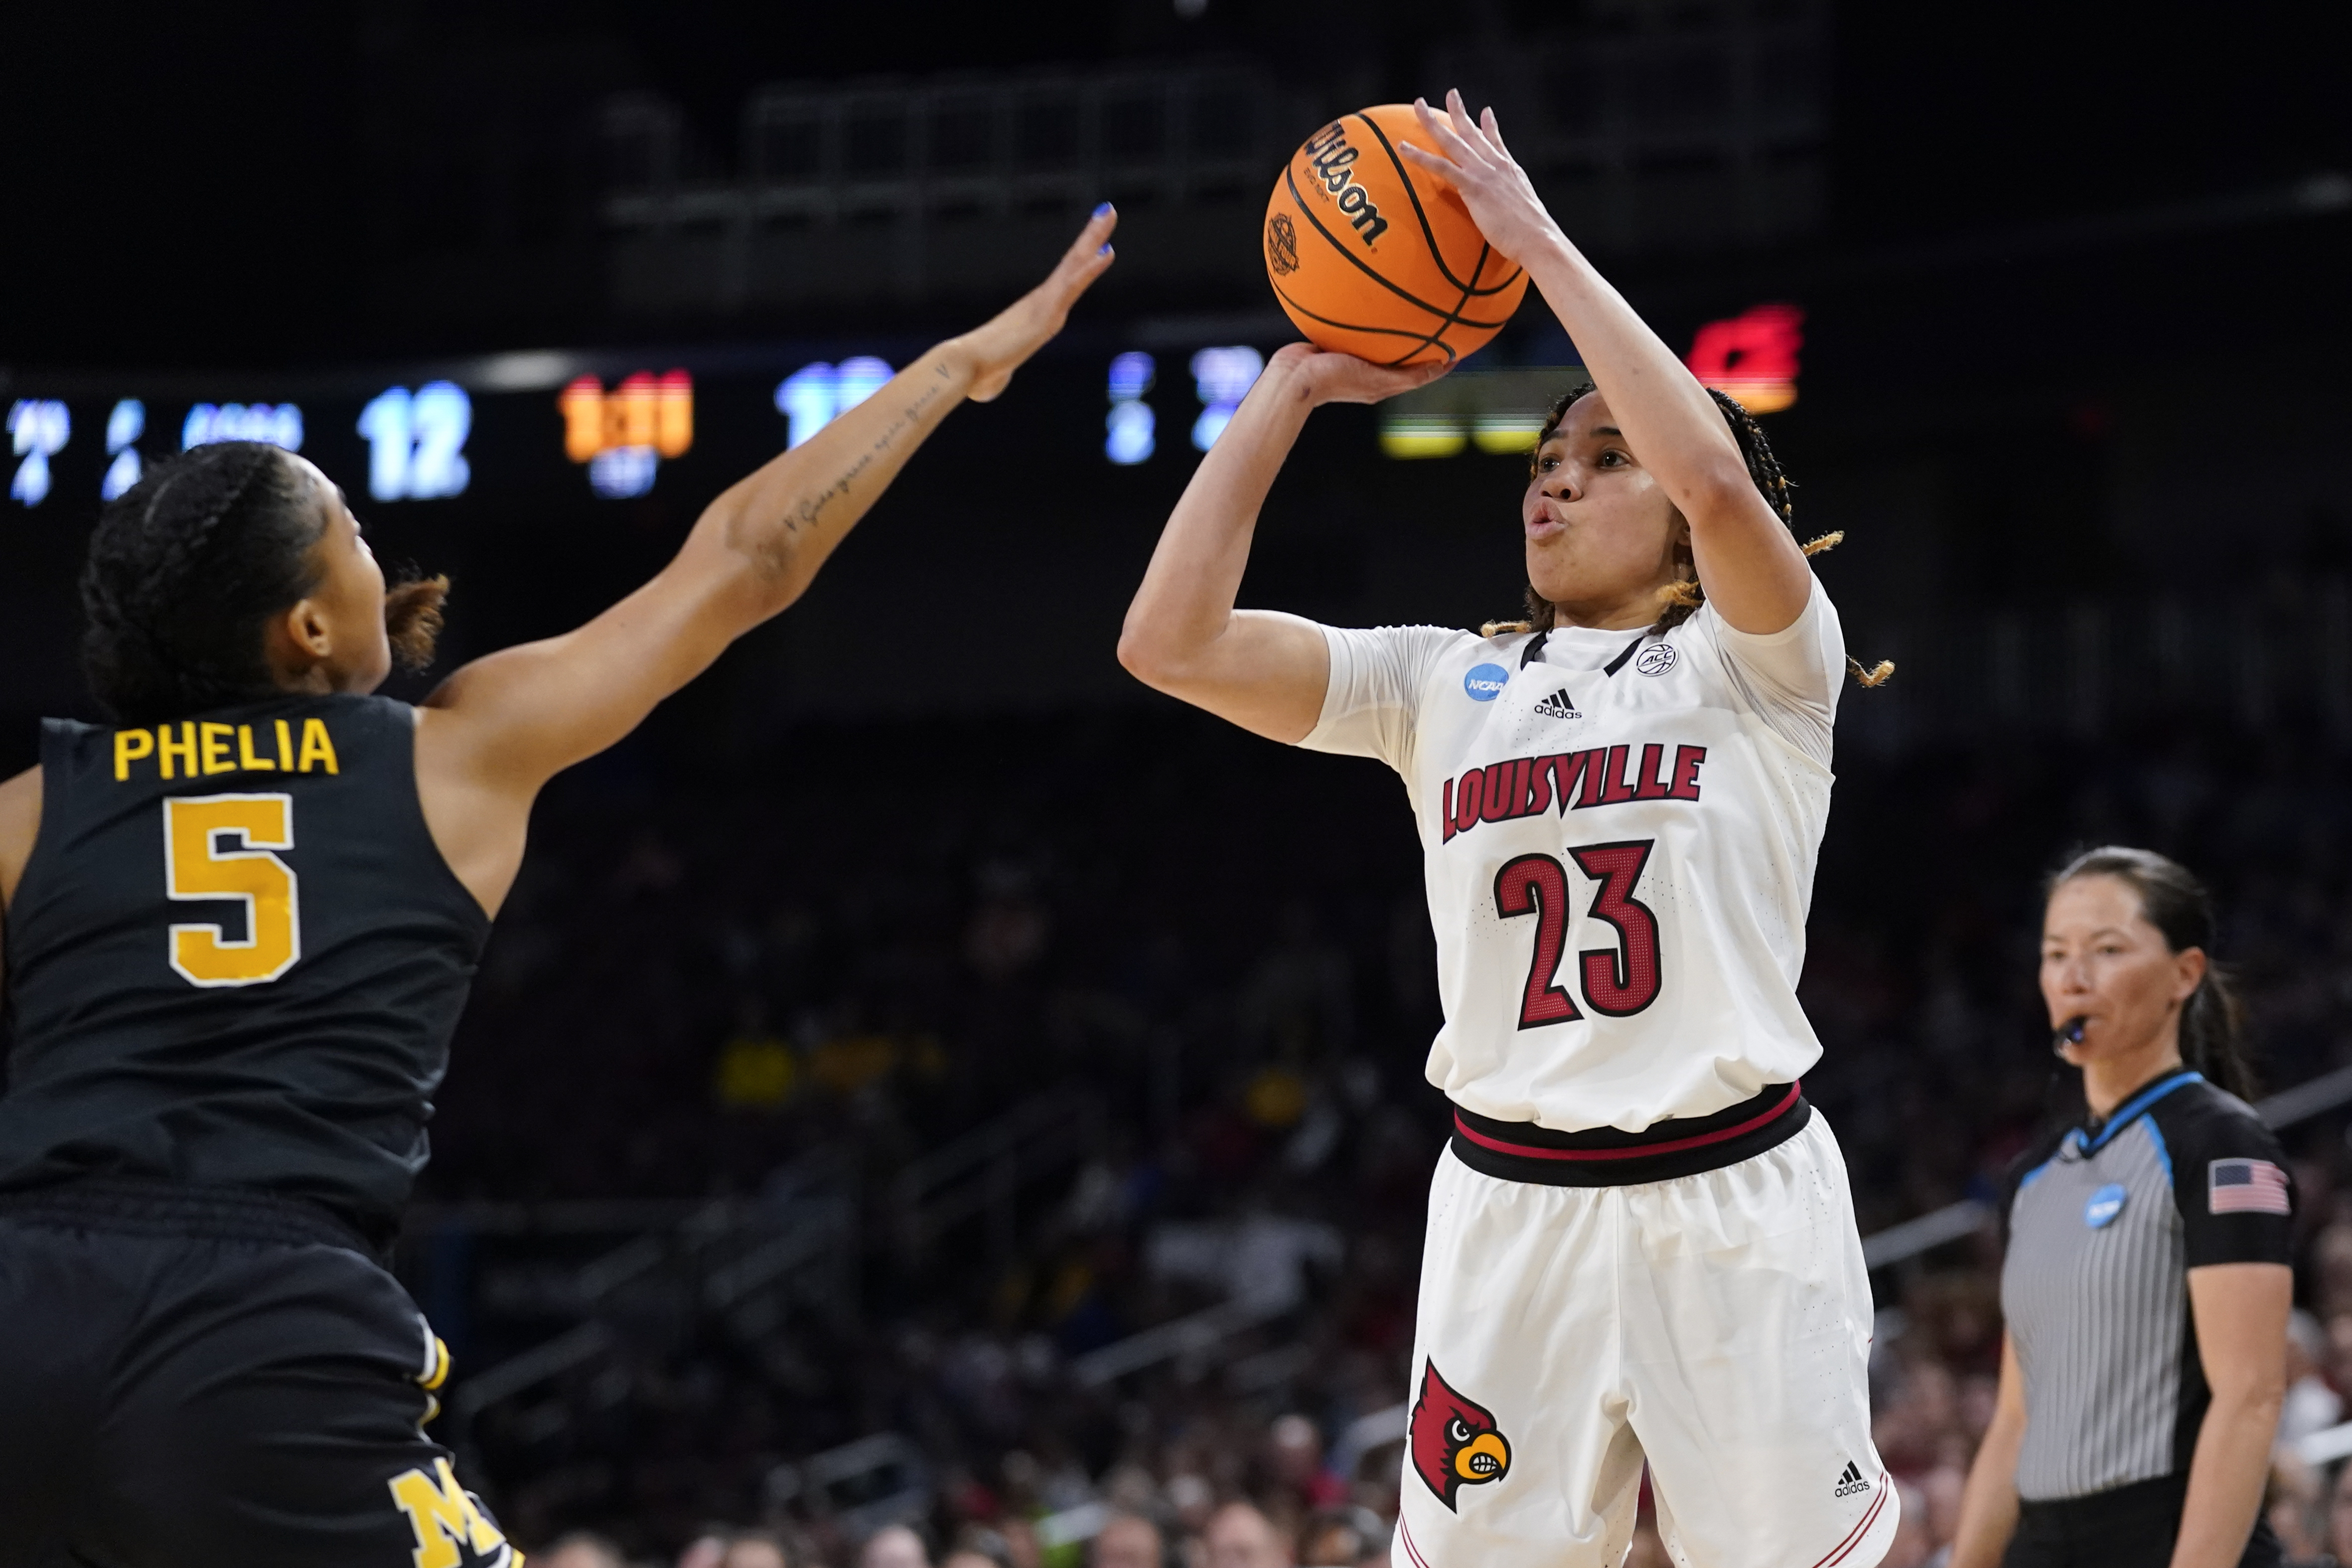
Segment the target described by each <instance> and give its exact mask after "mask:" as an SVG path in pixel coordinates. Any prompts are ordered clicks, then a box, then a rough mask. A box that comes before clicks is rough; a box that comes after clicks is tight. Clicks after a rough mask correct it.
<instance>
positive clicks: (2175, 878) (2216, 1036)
mask: <svg viewBox="0 0 2352 1568" xmlns="http://www.w3.org/2000/svg"><path fill="white" fill-rule="evenodd" d="M2079 876H2111V877H2114V878H2115V879H2116V880H2117V881H2118V882H2122V883H2127V884H2128V885H2129V886H2130V887H2131V889H2132V891H2133V892H2135V893H2137V894H2139V904H2140V911H2141V913H2142V914H2144V915H2147V920H2148V924H2149V925H2153V926H2155V927H2156V928H2157V929H2158V931H2160V932H2162V933H2163V934H2164V945H2165V946H2166V947H2168V948H2169V949H2170V950H2171V951H2173V952H2175V953H2179V952H2185V951H2186V950H2188V949H2189V948H2191V947H2195V948H2198V949H2200V950H2201V951H2202V952H2203V953H2204V955H2205V960H2206V962H2205V978H2204V979H2203V980H2201V981H2200V982H2199V983H2198V987H2197V988H2196V990H2194V991H2192V992H2190V993H2189V1001H2188V1004H2187V1005H2186V1006H2184V1007H2183V1008H2182V1009H2180V1056H2181V1060H2182V1061H2186V1062H2187V1063H2188V1064H2189V1066H2191V1067H2193V1068H2195V1069H2196V1070H2197V1071H2200V1072H2201V1073H2203V1074H2204V1075H2205V1077H2206V1078H2207V1080H2208V1081H2209V1082H2211V1083H2212V1084H2213V1085H2214V1086H2215V1087H2217V1088H2221V1089H2225V1090H2227V1091H2229V1092H2231V1093H2232V1094H2235V1095H2236V1096H2237V1097H2238V1098H2239V1099H2241V1100H2252V1099H2253V1098H2254V1097H2255V1096H2256V1095H2257V1094H2258V1093H2260V1092H2261V1085H2260V1084H2259V1083H2257V1082H2255V1079H2254V1071H2253V1066H2252V1063H2251V1062H2250V1061H2248V1053H2247V1045H2246V1009H2245V1008H2244V1006H2243V1004H2242V1003H2241V1002H2240V1001H2239V1000H2238V992H2237V988H2236V987H2235V986H2234V985H2233V984H2231V979H2230V976H2229V974H2228V973H2227V972H2226V971H2225V970H2223V969H2222V968H2221V966H2220V965H2219V964H2217V963H2215V962H2214V961H2213V936H2214V927H2215V925H2216V921H2215V919H2214V915H2213V898H2212V895H2211V894H2209V893H2207V892H2206V891H2205V884H2204V883H2201V882H2200V881H2198V880H2197V878H2196V876H2195V875H2194V874H2192V873H2190V871H2189V868H2188V867H2187V866H2184V865H2182V864H2181V863H2180V862H2179V861H2176V860H2172V859H2170V858H2169V857H2168V856H2165V855H2160V854H2158V853H2157V852H2155V851H2154V850H2136V849H2128V848H2126V847H2124V846H2123V845H2120V844H2107V845H2104V846H2102V847H2101V848H2098V849H2095V850H2086V851H2084V852H2083V853H2081V854H2079V855H2076V856H2075V857H2074V859H2073V860H2072V861H2070V862H2067V864H2066V866H2065V868H2064V869H2063V870H2062V871H2060V872H2059V873H2058V874H2057V875H2055V876H2053V877H2052V878H2051V879H2050V886H2049V891H2050V892H2051V893H2053V894H2054V893H2056V892H2057V891H2058V889H2059V888H2060V887H2061V886H2063V884H2064V883H2070V882H2072V881H2074V879H2075V878H2076V877H2079Z"/></svg>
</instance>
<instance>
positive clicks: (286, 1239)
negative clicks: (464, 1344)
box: [0, 1176, 383, 1262]
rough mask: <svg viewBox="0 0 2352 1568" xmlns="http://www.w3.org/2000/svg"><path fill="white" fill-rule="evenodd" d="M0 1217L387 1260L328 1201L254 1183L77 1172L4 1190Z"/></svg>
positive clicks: (55, 1225) (58, 1226)
mask: <svg viewBox="0 0 2352 1568" xmlns="http://www.w3.org/2000/svg"><path fill="white" fill-rule="evenodd" d="M0 1219H11V1220H15V1221H16V1222H17V1223H18V1224H21V1225H39V1226H46V1227H47V1228H52V1229H61V1230H102V1231H108V1232H111V1233H113V1234H116V1235H127V1236H152V1237H157V1238H163V1239H178V1238H183V1237H190V1236H200V1237H205V1238H207V1239H212V1240H215V1241H253V1242H260V1243H263V1244H265V1245H271V1246H280V1247H308V1246H323V1247H346V1248H349V1249H352V1251H354V1252H358V1253H360V1254H362V1256H364V1257H367V1258H370V1259H373V1260H375V1261H377V1262H382V1261H383V1248H381V1247H379V1246H377V1245H375V1244H374V1243H373V1242H372V1241H371V1240H370V1239H368V1238H367V1237H366V1236H364V1235H362V1233H361V1232H360V1230H359V1229H358V1228H356V1227H354V1226H352V1225H351V1224H349V1223H347V1222H346V1221H345V1220H344V1219H343V1218H341V1216H339V1215H337V1214H336V1213H335V1212H334V1211H333V1210H332V1209H330V1208H328V1207H325V1206H324V1205H322V1204H317V1203H312V1202H310V1200H309V1199H307V1198H299V1197H284V1196H281V1195H280V1194H278V1193H273V1192H261V1191H258V1190H256V1189H254V1188H251V1187H239V1186H199V1185H197V1184H195V1183H192V1182H176V1181H164V1180H162V1179H160V1178H158V1177H153V1176H75V1177H73V1178H71V1179H69V1180H67V1181H61V1182H53V1183H51V1184H49V1185H48V1186H36V1187H26V1188H24V1189H22V1190H21V1191H15V1192H0Z"/></svg>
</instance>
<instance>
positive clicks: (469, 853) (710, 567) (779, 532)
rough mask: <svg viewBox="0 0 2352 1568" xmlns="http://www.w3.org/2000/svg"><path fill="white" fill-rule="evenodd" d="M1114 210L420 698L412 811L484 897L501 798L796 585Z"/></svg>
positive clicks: (993, 363) (1037, 313)
mask: <svg viewBox="0 0 2352 1568" xmlns="http://www.w3.org/2000/svg"><path fill="white" fill-rule="evenodd" d="M1117 223H1118V216H1117V214H1115V213H1113V212H1112V211H1111V209H1110V208H1109V207H1108V205H1105V206H1104V207H1103V208H1101V209H1100V210H1099V211H1097V213H1096V214H1095V215H1094V217H1093V218H1092V219H1090V220H1089V221H1088V222H1087V225H1086V227H1085V228H1084V229H1082V230H1081V231H1080V232H1079V234H1078V237H1077V240H1076V243H1075V244H1073V245H1072V246H1070V248H1069V250H1068V251H1067V252H1066V253H1065V254H1064V255H1063V256H1062V259H1061V261H1060V263H1059V265H1057V266H1056V267H1055V268H1054V271H1053V273H1052V274H1051V275H1050V276H1049V277H1047V278H1046V279H1045V282H1043V283H1041V284H1039V285H1038V286H1037V287H1035V288H1034V289H1032V290H1030V291H1029V292H1028V293H1027V294H1026V295H1024V296H1023V297H1022V298H1020V299H1019V300H1017V301H1016V302H1014V304H1013V306H1011V307H1010V308H1007V309H1006V310H1004V311H1003V312H1002V313H1000V314H999V315H997V316H996V317H995V318H994V319H992V320H990V321H989V322H987V323H986V324H985V325H983V326H982V327H980V328H977V329H974V330H972V331H970V332H967V333H965V334H963V335H962V336H961V337H959V338H951V339H950V340H947V341H946V342H944V343H941V344H940V345H939V346H938V347H937V348H935V349H933V350H930V351H929V353H927V354H925V355H923V356H922V357H921V358H920V359H919V360H917V361H915V362H914V363H913V364H911V365H908V367H907V368H906V369H905V370H903V371H899V372H898V375H897V376H895V377H893V378H892V379H891V381H890V382H889V384H888V385H887V386H885V387H884V388H883V389H882V390H881V391H880V392H877V393H875V394H874V396H872V397H871V398H868V399H867V400H866V401H865V402H861V403H859V404H858V405H857V406H856V407H855V408H853V409H850V410H848V411H847V412H845V413H842V414H841V415H840V416H839V417H837V418H835V420H833V421H832V422H831V423H828V424H827V425H826V426H825V427H824V429H823V430H821V431H819V432H818V433H817V434H815V435H814V436H813V437H811V438H810V439H809V440H808V441H807V442H806V443H804V444H802V445H800V446H797V447H794V448H793V450H791V451H789V452H786V453H784V454H783V455H781V456H779V457H776V458H774V459H773V460H772V461H771V462H769V463H768V464H767V465H764V466H763V467H761V468H760V469H759V470H758V471H757V472H755V473H753V474H751V476H749V477H747V478H745V479H743V480H741V481H740V482H739V483H737V484H736V485H734V486H730V488H728V489H727V490H726V491H724V492H723V493H722V494H720V495H719V497H718V499H716V500H714V501H713V502H711V504H710V505H709V507H708V508H706V509H705V510H704V512H703V514H702V517H701V518H700V519H699V520H698V522H697V523H696V524H695V526H694V531H693V532H692V533H691V534H690V535H689V536H688V538H687V541H686V544H685V546H684V548H683V549H680V550H679V551H678V553H677V557H676V558H675V559H673V560H671V562H670V563H669V565H668V566H667V567H665V568H664V569H663V570H662V571H661V572H660V574H659V575H657V576H656V577H655V578H654V580H652V581H650V582H648V583H646V585H645V586H644V587H643V588H640V589H638V590H637V591H635V593H632V594H630V595H629V596H628V597H627V598H626V599H624V600H622V601H620V602H619V603H618V604H615V605H614V606H613V608H612V609H610V610H607V611H606V612H604V613H603V614H602V615H599V616H597V617H596V618H595V619H594V620H593V621H591V622H588V623H587V624H586V625H584V626H583V627H581V628H580V629H579V630H577V631H574V632H567V633H565V634H564V635H562V636H560V637H553V638H550V639H548V640H547V641H545V642H541V643H525V644H523V645H521V646H520V647H514V648H508V649H505V650H502V651H500V652H499V653H492V654H490V655H488V657H485V658H482V659H478V660H476V661H475V662H474V663H472V664H467V665H466V666H465V667H464V668H463V669H460V670H458V671H457V673H456V674H453V675H451V676H450V677H449V678H448V680H446V682H444V683H443V684H442V685H441V686H440V688H439V689H438V690H436V692H435V693H434V694H433V695H431V696H430V697H428V698H427V699H426V700H425V711H424V713H423V716H422V717H421V719H420V721H419V727H418V747H417V775H418V781H419V784H420V786H421V787H422V789H423V790H424V795H425V809H426V814H427V816H428V818H429V819H430V820H431V821H432V823H433V829H434V835H435V837H436V839H437V840H439V841H440V842H441V844H442V848H443V850H444V852H445V853H446V854H447V855H448V857H449V859H450V862H451V863H452V864H453V865H454V866H455V867H456V868H457V872H458V874H459V876H460V877H461V878H462V879H463V880H465V881H466V882H467V884H468V885H469V886H472V887H473V888H474V889H475V891H476V892H477V894H482V895H483V896H484V898H485V902H486V903H490V904H495V903H496V902H497V896H495V895H503V893H504V891H505V887H506V884H507V883H508V882H509V880H510V879H511V877H512V874H513V871H514V868H515V866H516V865H517V864H519V863H520V857H521V852H522V844H521V837H520V817H518V816H517V815H516V812H517V811H518V810H520V811H525V812H527V811H528V810H529V806H530V800H531V798H532V797H533V796H534V795H535V794H536V793H537V791H538V789H540V787H541V785H542V784H544V783H545V782H546V781H547V780H548V779H550V778H551V777H552V776H553V775H554V774H556V773H557V772H559V771H561V770H562V768H567V767H569V766H571V765H572V763H575V762H578V761H580V760H582V759H583V758H588V757H592V756H593V755H595V754H596V753H597V752H599V751H602V750H604V748H605V747H608V746H611V745H612V744H613V743H614V742H615V741H617V740H619V739H620V738H621V737H623V736H625V735H626V734H628V733H629V731H630V730H632V729H634V728H635V727H636V726H637V724H638V722H639V721H640V720H642V719H643V718H644V717H645V716H646V714H647V713H648V712H649V711H651V709H652V708H653V706H654V705H655V704H656V703H658V702H660V701H661V700H662V699H663V698H664V697H666V696H667V695H670V694H671V693H672V692H674V691H676V690H677V689H678V687H680V686H682V685H685V684H686V683H687V682H688V681H689V680H692V679H693V678H694V677H695V676H696V675H698V674H700V673H701V672H702V671H703V670H705V669H707V668H709V665H710V664H711V662H712V661H713V660H715V659H717V658H718V656H719V653H721V652H722V651H723V650H724V649H725V648H726V646H727V645H728V643H730V642H732V641H733V640H734V639H735V638H737V637H739V636H740V635H742V634H743V633H744V632H748V631H750V630H751V628H752V627H754V626H756V625H758V624H760V622H763V621H765V620H767V619H768V618H769V617H770V616H772V615H774V614H776V613H777V612H779V611H782V609H784V608H785V607H786V606H787V605H789V604H791V603H792V602H793V601H794V600H796V599H798V598H799V597H800V596H801V594H802V593H803V591H806V589H807V588H808V585H809V583H810V581H811V580H813V579H814V577H815V575H816V573H817V570H818V569H819V568H820V567H822V566H823V565H824V561H825V559H826V558H827V557H828V556H830V555H831V554H832V553H833V550H834V548H835V546H836V545H838V544H839V543H840V542H841V540H842V538H843V536H845V534H847V533H848V531H849V530H850V528H852V527H854V526H855V525H856V522H857V520H858V518H860V517H863V516H865V514H866V509H867V508H868V507H871V506H873V504H874V502H875V500H876V499H877V497H879V496H880V495H881V494H882V492H883V490H885V489H886V488H887V487H888V486H889V484H890V481H891V480H892V479H893V478H895V477H896V476H898V471H899V469H900V468H901V467H903V466H904V465H906V462H907V460H908V458H909V457H910V456H912V455H914V452H915V449H916V448H917V447H919V446H920V445H921V444H923V442H924V440H925V439H926V438H927V437H928V436H929V434H931V432H932V431H934V430H936V429H938V428H939V425H940V421H941V420H943V419H945V418H946V417H947V415H948V413H950V411H951V410H953V409H954V408H955V407H956V405H957V404H959V403H961V402H963V401H964V400H965V399H966V398H971V399H973V400H975V401H978V402H986V401H988V400H989V399H991V398H993V397H995V396H996V395H997V394H998V393H999V392H1003V390H1004V386H1005V383H1006V382H1009V381H1010V380H1011V379H1012V376H1013V371H1015V370H1017V369H1019V368H1020V366H1021V365H1022V363H1023V362H1024V361H1026V360H1027V359H1028V358H1029V357H1030V355H1032V354H1034V353H1035V352H1036V351H1037V350H1038V349H1039V348H1040V347H1042V346H1043V345H1044V344H1045V341H1046V340H1048V339H1050V338H1052V337H1053V336H1054V335H1055V333H1057V332H1059V331H1060V330H1061V329H1062V324H1063V322H1064V321H1065V320H1066V319H1068V317H1069V312H1070V308H1071V307H1072V306H1073V305H1074V304H1076V301H1077V298H1078V296H1079V295H1081V294H1083V293H1084V292H1086V289H1087V286H1088V285H1090V284H1092V283H1093V282H1094V280H1095V279H1096V278H1097V277H1101V276H1102V274H1103V272H1104V271H1105V270H1106V269H1108V267H1109V266H1110V264H1111V249H1110V245H1109V236H1110V233H1111V230H1112V228H1113V227H1114V226H1115V225H1117Z"/></svg>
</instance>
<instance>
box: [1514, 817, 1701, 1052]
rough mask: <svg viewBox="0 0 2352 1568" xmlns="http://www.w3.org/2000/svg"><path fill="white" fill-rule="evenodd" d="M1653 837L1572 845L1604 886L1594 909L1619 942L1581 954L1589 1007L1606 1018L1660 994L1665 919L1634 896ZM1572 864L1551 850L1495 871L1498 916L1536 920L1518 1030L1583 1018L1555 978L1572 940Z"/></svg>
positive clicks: (1582, 865) (1626, 1013) (1576, 858)
mask: <svg viewBox="0 0 2352 1568" xmlns="http://www.w3.org/2000/svg"><path fill="white" fill-rule="evenodd" d="M1655 844H1656V841H1655V840H1654V839H1632V840H1628V841H1624V842H1622V843H1614V844H1588V845H1585V846H1584V847H1582V848H1580V849H1570V851H1569V852H1568V858H1569V859H1570V861H1573V862H1575V864H1576V869H1577V870H1579V871H1580V872H1582V873H1584V874H1585V875H1586V876H1588V877H1591V879H1592V880H1593V881H1594V882H1596V883H1600V884H1601V885H1600V886H1599V887H1598V888H1596V889H1595V890H1594V892H1593V894H1592V904H1591V908H1590V909H1589V910H1588V911H1587V913H1588V914H1590V915H1591V916H1592V918H1594V919H1595V920H1599V921H1602V922H1604V923H1606V924H1607V925H1610V926H1612V927H1613V928H1614V929H1615V931H1616V934H1617V946H1613V947H1589V948H1587V949H1585V950H1584V951H1583V952H1580V953H1579V954H1578V955H1577V977H1578V979H1579V980H1580V982H1581V987H1582V989H1583V992H1584V1003H1585V1006H1587V1007H1589V1008H1591V1009H1592V1010H1593V1011H1594V1012H1596V1013H1599V1014H1601V1016H1602V1017H1604V1018H1613V1019H1621V1018H1629V1017H1631V1016H1632V1015H1633V1014H1634V1013H1637V1012H1640V1011H1641V1010H1642V1009H1643V1008H1646V1007H1648V1006H1649V1005H1650V1004H1651V1003H1652V1002H1654V1001H1656V1000H1657V999H1658V988H1659V985H1660V984H1661V981H1662V976H1661V973H1660V965H1659V961H1658V917H1657V915H1654V914H1653V913H1652V912H1651V909H1650V906H1649V905H1648V904H1643V902H1642V901H1641V900H1640V899H1638V898H1635V897H1634V896H1633V888H1634V885H1635V884H1636V883H1639V882H1640V881H1641V880H1642V872H1643V869H1644V868H1645V867H1647V866H1648V864H1649V863H1650V851H1651V849H1652V848H1653V847H1654V845H1655ZM1568 899H1569V892H1568V867H1567V866H1565V865H1562V864H1561V863H1560V862H1559V861H1558V860H1556V859H1554V858H1553V857H1552V856H1550V855H1540V854H1538V855H1520V856H1518V857H1517V859H1515V860H1510V861H1507V862H1504V864H1503V869H1502V870H1500V871H1498V872H1496V873H1495V913H1496V915H1501V916H1502V917H1503V918H1504V919H1506V920H1508V919H1511V918H1513V917H1515V916H1517V915H1534V916H1535V917H1536V932H1535V952H1534V953H1533V955H1532V956H1530V957H1529V960H1528V981H1527V985H1526V987H1525V988H1524V989H1523V990H1522V992H1521V993H1520V998H1519V1027H1520V1028H1521V1029H1540V1028H1542V1027H1543V1026H1544V1025H1546V1024H1553V1023H1570V1022H1572V1021H1574V1020H1575V1019H1580V1018H1582V1017H1583V1016H1584V1015H1583V1014H1582V1013H1580V1012H1579V1011H1578V1010H1577V1007H1576V1003H1575V1001H1574V1000H1573V999H1571V998H1570V996H1569V994H1568V988H1567V987H1565V986H1563V985H1561V984H1559V981H1558V980H1557V979H1556V978H1555V977H1556V976H1557V975H1558V974H1559V959H1560V949H1561V948H1563V947H1565V946H1567V945H1568Z"/></svg>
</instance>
